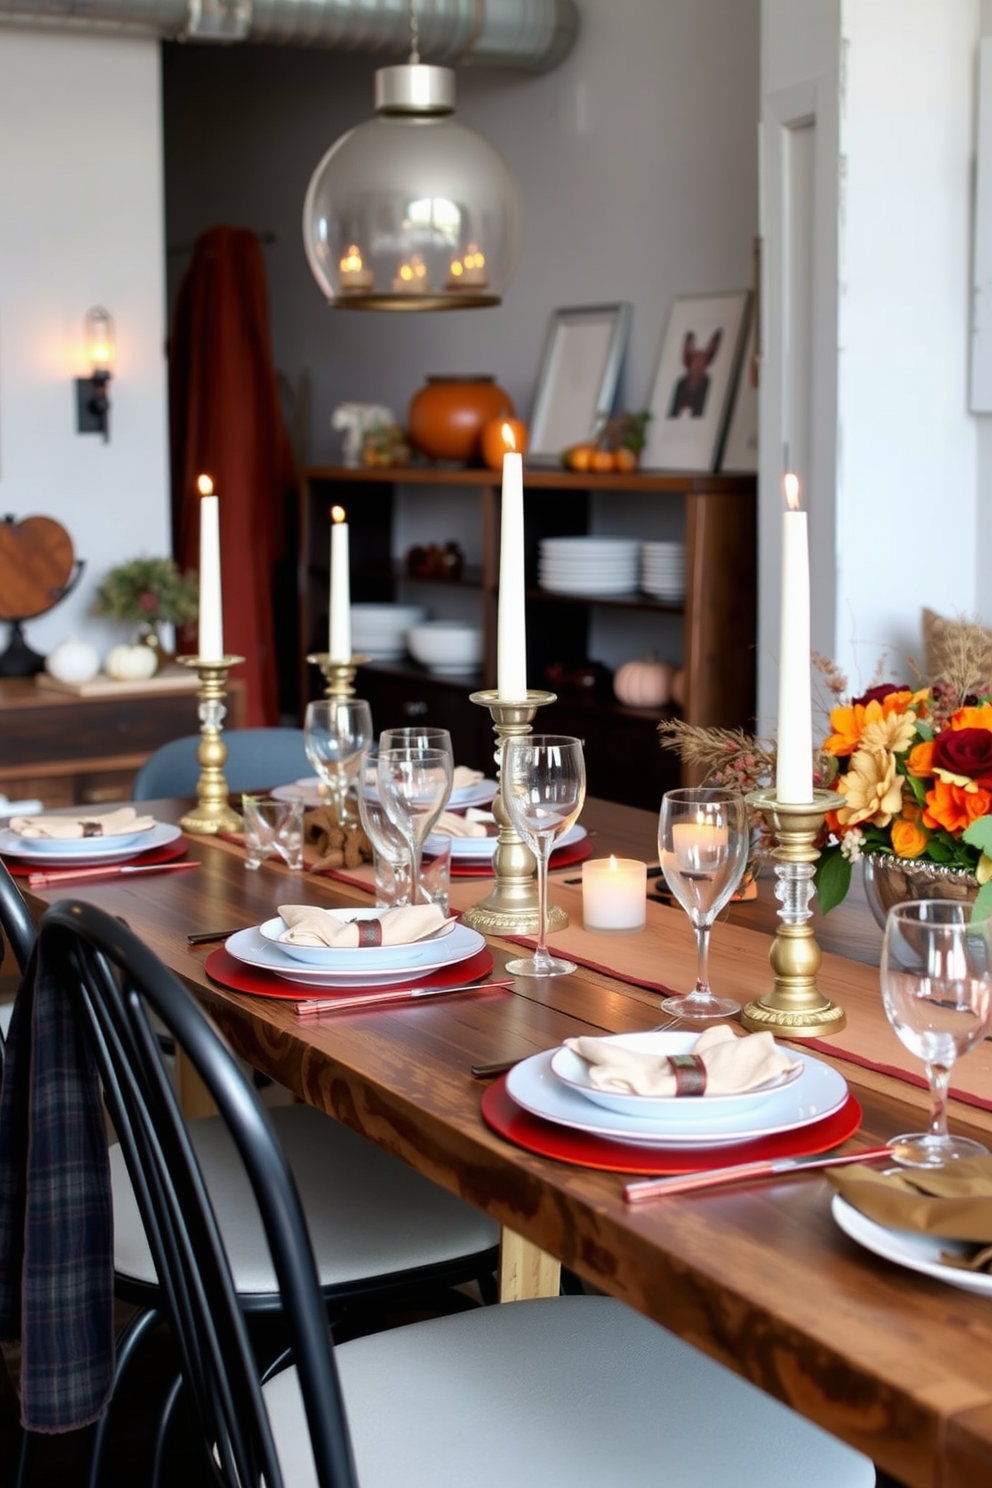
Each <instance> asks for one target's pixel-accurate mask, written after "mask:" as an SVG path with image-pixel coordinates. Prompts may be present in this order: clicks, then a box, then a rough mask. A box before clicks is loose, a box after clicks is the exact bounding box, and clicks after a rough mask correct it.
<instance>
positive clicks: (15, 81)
mask: <svg viewBox="0 0 992 1488" xmlns="http://www.w3.org/2000/svg"><path fill="white" fill-rule="evenodd" d="M0 203H2V206H0V512H2V513H4V514H7V513H10V514H12V515H14V516H15V517H18V518H21V517H26V516H29V515H32V514H40V515H44V516H49V517H54V518H55V519H56V520H58V521H59V522H61V523H62V525H63V526H64V527H65V528H66V529H67V531H68V532H69V535H70V536H71V538H72V540H73V544H74V547H75V551H76V554H77V556H78V557H80V558H83V559H85V560H86V570H85V573H84V576H83V579H82V581H81V583H80V585H79V587H78V588H77V589H76V590H75V591H74V592H73V594H72V595H70V596H69V598H68V599H66V600H64V601H63V602H61V603H60V604H59V605H58V606H57V607H56V608H55V609H54V610H52V611H50V612H49V613H48V614H47V615H46V616H43V617H41V618H39V619H37V620H34V621H31V622H30V623H29V624H28V625H27V626H26V636H27V640H28V643H29V644H30V645H32V646H33V647H34V648H35V649H36V650H39V651H41V652H46V651H48V650H50V649H51V648H52V647H53V646H54V645H55V644H57V643H58V641H59V640H61V639H62V638H63V637H65V636H66V635H68V634H69V633H71V632H74V633H78V634H85V635H86V636H87V637H88V638H89V639H90V640H92V641H93V643H94V644H95V645H97V646H98V648H100V649H105V648H106V646H107V645H109V644H110V642H111V641H112V640H113V639H115V638H117V637H118V636H119V634H120V631H119V629H118V628H117V627H112V626H109V625H107V624H106V623H105V622H98V621H94V620H90V619H88V618H87V617H86V611H87V609H88V607H89V605H90V603H91V602H92V596H93V591H94V588H95V586H96V584H97V583H98V582H99V580H100V578H101V577H102V575H103V574H104V573H105V572H106V570H107V569H108V568H109V567H111V566H112V565H113V564H115V563H118V562H121V561H123V560H125V559H127V558H132V557H135V556H137V555H139V554H143V553H147V554H161V553H167V552H168V551H169V536H168V530H169V522H168V506H167V470H168V466H167V445H166V393H165V362H164V355H163V351H164V272H163V254H162V241H163V225H162V224H163V205H162V168H161V122H160V93H159V53H158V47H157V45H156V44H155V43H154V42H151V41H134V40H114V39H108V38H105V37H95V36H81V35H74V36H68V35H64V34H59V33H56V32H48V31H46V32H29V31H20V30H16V29H6V28H0ZM94 304H101V305H104V306H105V307H106V308H107V309H108V310H109V311H110V312H111V314H112V315H113V317H114V319H115V322H116V327H117V342H118V352H117V371H116V374H115V377H114V380H113V381H112V383H111V385H110V397H111V401H112V408H111V415H110V416H111V439H110V443H109V444H104V442H103V441H102V439H101V438H100V436H99V435H95V434H90V435H86V436H82V435H77V434H76V432H75V429H76V394H75V386H74V379H75V378H76V377H78V376H81V375H84V374H85V373H86V371H87V370H88V369H87V367H86V365H85V363H84V361H83V318H84V316H85V314H86V312H87V310H88V309H89V308H90V307H91V306H92V305H94ZM0 629H2V630H3V631H6V630H7V629H8V627H2V628H0ZM0 642H2V643H4V644H5V642H4V641H3V637H2V636H0Z"/></svg>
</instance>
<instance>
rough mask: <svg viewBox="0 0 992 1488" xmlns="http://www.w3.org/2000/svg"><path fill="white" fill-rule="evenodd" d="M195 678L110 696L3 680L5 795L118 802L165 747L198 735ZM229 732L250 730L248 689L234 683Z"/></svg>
mask: <svg viewBox="0 0 992 1488" xmlns="http://www.w3.org/2000/svg"><path fill="white" fill-rule="evenodd" d="M197 686H198V682H197V678H196V676H195V674H187V673H185V672H183V674H182V676H181V677H176V676H175V674H174V673H166V674H165V675H164V676H163V677H162V678H161V679H157V678H154V677H152V678H149V679H148V680H147V681H145V682H141V683H129V682H117V683H109V682H108V683H107V687H108V688H111V689H112V690H111V691H107V690H105V689H97V690H96V691H94V692H91V693H89V694H87V693H86V692H75V691H63V690H55V689H54V688H50V687H49V686H46V685H45V684H43V683H39V682H38V681H37V680H36V679H35V678H34V677H2V678H0V793H2V794H3V795H5V796H7V797H8V798H9V799H10V800H12V801H13V800H23V799H25V798H27V797H32V798H34V797H38V798H39V799H40V800H41V801H42V802H43V803H44V805H45V806H46V807H56V806H76V805H79V806H83V805H95V804H96V803H98V802H102V801H117V800H120V799H121V797H122V796H124V797H126V796H128V795H129V794H130V791H131V782H132V780H133V779H134V776H135V773H136V771H137V770H138V768H139V766H141V765H142V764H143V763H144V761H145V760H146V759H147V758H148V756H149V755H150V754H152V753H153V752H154V751H155V750H156V749H158V748H159V747H160V746H161V745H162V744H167V743H169V741H170V740H171V739H179V738H182V737H183V735H184V734H195V733H196V732H197V731H198V729H199V720H198V718H197V714H196V690H197ZM227 708H228V715H227V726H228V727H229V728H240V727H242V725H243V723H244V683H243V682H240V681H236V680H232V681H231V682H229V684H228V697H227Z"/></svg>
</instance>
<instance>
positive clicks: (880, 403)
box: [834, 0, 981, 685]
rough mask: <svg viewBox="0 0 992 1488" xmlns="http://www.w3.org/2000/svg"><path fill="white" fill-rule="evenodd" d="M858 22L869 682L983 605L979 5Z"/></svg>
mask: <svg viewBox="0 0 992 1488" xmlns="http://www.w3.org/2000/svg"><path fill="white" fill-rule="evenodd" d="M842 25H843V36H844V50H845V54H846V74H847V87H846V95H845V104H844V107H843V109H842V113H841V150H842V152H843V155H844V158H845V164H846V203H845V207H844V212H843V223H842V230H841V243H842V262H841V293H840V326H839V345H840V354H839V384H838V407H839V431H838V437H839V458H838V480H837V535H836V562H837V630H836V638H835V649H834V655H835V657H836V659H837V660H838V662H839V664H840V665H841V666H842V667H843V668H845V669H846V670H848V671H849V672H850V674H851V678H852V681H855V680H856V681H859V682H863V683H864V684H865V685H868V684H869V683H870V682H871V680H872V677H873V672H874V668H875V665H876V661H877V658H878V655H879V653H880V652H881V651H882V650H883V649H884V648H886V647H890V648H892V649H893V650H894V651H895V652H896V653H901V654H903V655H912V656H916V657H918V658H921V652H922V648H921V640H920V606H921V605H924V604H925V605H929V606H931V607H932V608H933V609H935V610H937V611H938V612H939V613H941V614H945V615H953V614H959V613H965V614H969V613H973V612H974V611H975V609H976V607H977V604H978V591H977V583H976V580H977V569H978V562H980V561H981V560H980V558H978V555H977V546H978V545H977V534H978V487H977V478H978V444H977V420H976V418H975V416H974V415H972V414H971V413H969V411H968V367H969V355H970V321H969V311H970V285H971V267H970V245H971V208H972V200H971V199H972V170H973V151H974V122H975V82H976V63H977V39H978V34H979V6H978V3H977V0H954V3H952V4H948V3H947V0H845V3H844V5H843V22H842ZM976 559H977V561H976ZM891 670H892V669H891V668H890V671H891ZM887 675H888V673H887Z"/></svg>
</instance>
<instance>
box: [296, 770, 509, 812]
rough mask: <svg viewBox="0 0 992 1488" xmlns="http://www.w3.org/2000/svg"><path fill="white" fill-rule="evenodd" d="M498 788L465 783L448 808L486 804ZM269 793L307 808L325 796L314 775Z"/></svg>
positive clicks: (490, 783) (488, 783)
mask: <svg viewBox="0 0 992 1488" xmlns="http://www.w3.org/2000/svg"><path fill="white" fill-rule="evenodd" d="M498 789H499V786H498V785H497V783H496V781H495V780H477V781H476V782H475V784H474V785H466V786H464V787H463V788H462V789H461V790H456V791H452V792H451V798H450V800H449V801H448V810H449V811H452V810H453V811H463V810H468V808H469V806H488V805H489V802H490V801H491V800H492V799H493V797H494V796H495V794H496V792H497V790H498ZM269 795H270V796H274V797H275V799H276V800H277V801H302V802H303V804H304V806H306V807H308V808H312V807H315V806H323V805H324V804H325V803H326V797H324V796H322V795H321V794H320V781H319V780H318V779H317V776H316V775H310V776H307V777H305V778H304V779H303V780H294V781H292V783H291V784H289V785H277V786H275V787H274V788H273V789H272V790H271V791H269Z"/></svg>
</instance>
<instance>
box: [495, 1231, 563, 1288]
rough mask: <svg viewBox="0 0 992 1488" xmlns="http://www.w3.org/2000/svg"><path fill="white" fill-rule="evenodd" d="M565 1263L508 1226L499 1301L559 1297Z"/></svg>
mask: <svg viewBox="0 0 992 1488" xmlns="http://www.w3.org/2000/svg"><path fill="white" fill-rule="evenodd" d="M560 1286H561V1262H560V1261H556V1260H555V1258H554V1256H550V1255H548V1254H547V1252H546V1251H543V1250H540V1249H539V1248H538V1247H537V1246H536V1245H534V1244H533V1243H532V1242H531V1241H530V1240H525V1239H524V1237H523V1236H522V1235H518V1234H517V1233H516V1232H515V1231H514V1230H508V1229H507V1228H506V1226H505V1225H504V1227H503V1229H502V1231H501V1233H500V1244H499V1300H500V1301H501V1302H520V1301H522V1300H523V1299H524V1298H525V1297H557V1295H558V1292H559V1288H560Z"/></svg>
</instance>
